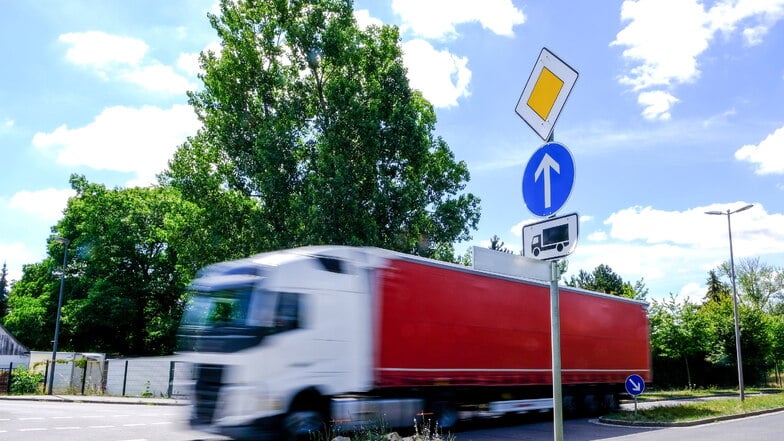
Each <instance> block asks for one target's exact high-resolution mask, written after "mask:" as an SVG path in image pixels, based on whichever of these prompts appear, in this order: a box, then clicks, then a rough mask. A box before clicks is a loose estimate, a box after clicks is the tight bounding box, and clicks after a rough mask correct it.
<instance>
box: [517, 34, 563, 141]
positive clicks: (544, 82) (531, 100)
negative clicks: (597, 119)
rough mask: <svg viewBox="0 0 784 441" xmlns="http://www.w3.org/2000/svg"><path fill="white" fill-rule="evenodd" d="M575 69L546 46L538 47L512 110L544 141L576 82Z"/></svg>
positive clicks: (551, 130)
mask: <svg viewBox="0 0 784 441" xmlns="http://www.w3.org/2000/svg"><path fill="white" fill-rule="evenodd" d="M577 76H578V73H577V71H576V70H574V69H572V68H571V67H570V66H569V65H568V64H566V63H564V62H563V61H562V60H561V59H560V58H558V57H557V56H555V54H553V53H552V52H550V51H549V50H547V48H542V52H541V53H540V54H539V59H538V60H536V64H535V65H534V70H533V71H532V72H531V76H530V77H529V78H528V82H527V83H526V84H525V88H524V89H523V94H522V95H520V100H519V101H518V102H517V107H516V108H515V111H516V112H517V114H518V115H520V117H521V118H523V121H525V122H526V123H527V124H528V125H529V126H531V128H532V129H534V131H535V132H536V133H537V134H538V135H539V136H540V137H541V138H542V139H543V140H545V141H547V140H548V139H549V138H550V134H551V133H552V132H553V126H555V121H556V120H557V119H558V115H559V114H560V113H561V109H562V108H563V106H564V103H566V98H567V97H568V96H569V93H570V92H571V91H572V87H574V83H575V82H577Z"/></svg>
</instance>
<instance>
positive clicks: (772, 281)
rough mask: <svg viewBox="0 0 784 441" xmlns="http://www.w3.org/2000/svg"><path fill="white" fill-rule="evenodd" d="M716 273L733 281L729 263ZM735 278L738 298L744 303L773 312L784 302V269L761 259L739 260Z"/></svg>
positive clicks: (725, 263)
mask: <svg viewBox="0 0 784 441" xmlns="http://www.w3.org/2000/svg"><path fill="white" fill-rule="evenodd" d="M715 271H718V272H719V273H720V274H722V275H723V276H725V277H727V278H728V279H730V282H731V281H732V279H731V278H730V273H731V268H730V264H729V262H724V263H723V264H721V265H720V266H719V268H718V269H717V270H715ZM735 277H736V281H737V289H738V297H739V300H740V301H741V302H743V303H746V304H748V305H750V306H752V307H755V308H761V309H763V310H765V311H771V310H773V309H775V308H776V307H777V305H778V304H780V303H781V302H782V300H784V269H783V268H778V267H774V266H772V265H768V264H766V263H764V262H761V261H760V259H759V257H754V258H747V259H739V261H738V262H737V264H736V265H735ZM728 286H729V285H728ZM730 292H731V291H730Z"/></svg>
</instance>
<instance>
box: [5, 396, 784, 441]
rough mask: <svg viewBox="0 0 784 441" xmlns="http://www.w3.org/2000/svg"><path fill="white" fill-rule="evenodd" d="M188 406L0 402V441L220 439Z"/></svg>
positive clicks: (593, 432)
mask: <svg viewBox="0 0 784 441" xmlns="http://www.w3.org/2000/svg"><path fill="white" fill-rule="evenodd" d="M186 411H187V407H184V406H162V405H139V404H116V403H79V402H40V401H12V400H0V441H5V440H14V441H48V440H53V441H54V440H57V441H77V440H80V441H195V440H222V439H223V438H220V437H216V436H214V435H208V434H204V433H200V432H194V431H190V430H188V429H187V427H186V426H185V424H184V420H185V415H186ZM547 419H548V416H547V415H542V416H540V417H520V418H515V419H504V420H501V421H481V422H475V423H468V424H463V425H462V427H461V428H460V430H459V431H458V432H457V433H455V434H454V435H455V436H456V440H457V441H491V440H492V441H504V440H521V441H549V440H552V439H553V425H552V422H551V421H549V420H547ZM782 434H784V412H777V413H772V414H766V415H761V416H756V417H749V418H742V419H736V420H730V421H723V422H717V423H711V424H706V425H701V426H694V427H683V428H676V427H671V428H657V429H650V428H632V427H619V426H609V425H602V424H599V423H598V422H597V421H596V420H589V419H578V420H567V421H566V422H565V423H564V439H565V440H566V441H593V440H612V441H654V440H655V441H669V440H691V441H718V440H733V441H734V440H755V441H779V440H781V439H784V437H783V436H782Z"/></svg>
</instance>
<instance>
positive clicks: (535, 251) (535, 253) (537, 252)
mask: <svg viewBox="0 0 784 441" xmlns="http://www.w3.org/2000/svg"><path fill="white" fill-rule="evenodd" d="M538 255H539V248H534V257H536V256H538Z"/></svg>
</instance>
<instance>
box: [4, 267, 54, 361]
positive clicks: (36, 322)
mask: <svg viewBox="0 0 784 441" xmlns="http://www.w3.org/2000/svg"><path fill="white" fill-rule="evenodd" d="M57 266H58V263H57V260H56V259H53V258H52V257H51V256H49V257H47V258H46V259H44V261H43V262H40V263H35V264H30V265H25V266H24V267H23V268H22V278H21V279H20V280H18V281H17V282H16V283H14V286H13V287H12V288H11V292H10V293H9V295H8V307H9V313H8V314H7V315H6V316H5V318H4V320H3V326H5V327H6V328H7V329H8V331H9V332H11V334H13V335H14V337H16V338H17V339H18V340H19V341H20V342H22V343H23V344H24V345H25V346H27V347H28V348H30V349H34V350H46V349H51V348H52V346H51V341H52V335H53V333H54V320H55V313H56V311H57V297H55V296H56V295H58V291H57V289H58V287H59V285H58V284H57V280H58V279H57V278H56V277H55V276H54V272H55V270H56V268H57ZM49 331H51V332H49Z"/></svg>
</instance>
